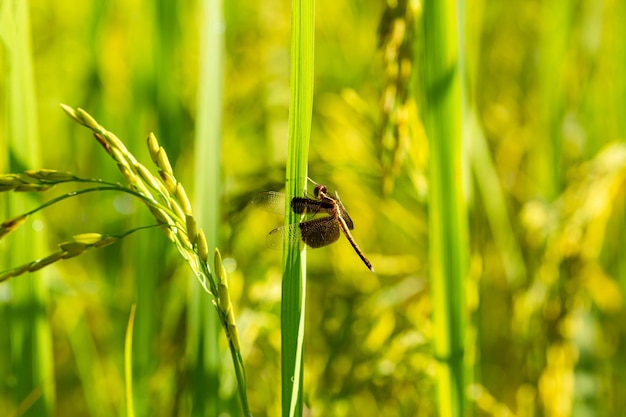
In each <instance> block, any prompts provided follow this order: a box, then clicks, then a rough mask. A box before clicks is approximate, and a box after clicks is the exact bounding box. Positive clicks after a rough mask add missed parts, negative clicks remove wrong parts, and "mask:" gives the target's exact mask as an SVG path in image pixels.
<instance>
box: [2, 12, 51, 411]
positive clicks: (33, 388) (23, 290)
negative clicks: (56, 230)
mask: <svg viewBox="0 0 626 417" xmlns="http://www.w3.org/2000/svg"><path fill="white" fill-rule="evenodd" d="M0 7H1V10H0V16H1V17H0V19H1V24H0V41H1V42H2V43H3V44H4V48H3V49H4V51H5V55H6V62H7V64H6V67H5V68H7V69H8V74H7V75H8V77H7V79H8V81H7V83H6V85H7V92H8V94H7V111H8V115H7V120H8V123H7V127H8V129H7V131H5V134H6V137H7V138H8V144H9V147H10V152H9V154H10V155H11V160H10V161H9V164H8V168H9V170H21V168H23V167H24V166H40V165H41V163H40V161H41V159H40V152H39V146H38V138H39V132H38V128H37V126H38V124H37V114H36V108H37V105H36V99H35V86H34V81H33V65H32V58H31V45H30V39H29V36H30V22H29V17H28V2H2V4H1V6H0ZM16 168H17V169H16ZM7 200H8V211H9V212H10V213H21V212H24V211H26V209H27V207H28V206H29V205H31V204H30V203H31V202H32V199H31V198H29V196H23V195H22V196H17V195H12V196H10V197H9V198H7ZM22 232H23V233H20V234H18V235H17V236H15V237H14V240H13V241H12V248H10V253H6V254H5V256H6V258H7V260H10V262H11V263H14V262H16V261H17V262H21V261H25V259H26V258H27V257H30V256H32V254H33V253H37V254H40V253H42V252H43V249H44V247H45V236H44V233H42V232H35V231H34V230H33V229H31V228H29V229H25V230H23V231H22ZM9 285H11V287H12V294H13V298H12V300H11V305H10V312H11V317H10V319H9V320H8V328H7V334H8V336H9V338H10V340H11V352H10V356H11V364H12V366H13V368H12V369H13V371H12V373H13V378H15V380H16V385H15V391H14V393H15V403H16V404H20V403H22V401H23V400H24V399H26V398H29V397H32V394H33V393H35V392H38V393H39V394H38V398H37V399H36V400H35V401H34V402H33V403H32V404H31V406H30V408H29V409H28V410H27V412H28V413H29V414H30V415H37V416H47V415H52V414H54V408H55V400H54V398H55V395H54V376H53V374H54V372H53V369H54V363H53V360H52V336H51V333H50V327H49V324H48V320H47V314H46V306H47V292H46V289H45V287H44V285H43V283H42V282H41V275H39V274H37V276H35V277H32V278H31V279H27V280H17V281H14V282H11V283H10V284H9ZM3 321H4V320H3Z"/></svg>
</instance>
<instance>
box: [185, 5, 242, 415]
mask: <svg viewBox="0 0 626 417" xmlns="http://www.w3.org/2000/svg"><path fill="white" fill-rule="evenodd" d="M200 7H201V10H202V22H203V24H201V25H200V27H201V33H200V48H201V50H200V60H201V61H200V71H199V80H198V110H197V115H196V121H197V128H196V137H195V142H196V145H195V146H196V151H195V161H194V164H195V175H194V176H195V181H196V186H195V190H194V194H195V199H194V201H195V207H194V212H195V213H196V220H197V222H198V223H199V225H201V227H202V228H203V229H204V230H205V231H206V239H207V246H208V248H209V250H211V251H212V250H213V249H214V248H216V247H217V231H218V228H219V203H220V201H221V198H220V182H221V181H220V170H221V161H220V155H221V127H222V83H223V61H224V59H223V49H224V47H223V45H224V32H223V28H224V22H223V6H222V0H204V1H203V2H201V4H200ZM215 295H216V296H217V294H215ZM189 297H190V299H189V316H188V329H189V341H188V354H189V362H190V366H191V370H192V380H193V383H192V390H193V391H192V392H191V397H192V404H193V406H192V415H194V416H216V415H218V414H220V413H221V412H224V411H226V410H223V409H222V408H223V406H224V403H222V402H220V401H219V373H220V357H221V355H220V353H219V347H218V340H219V339H218V338H219V337H220V336H221V335H220V333H221V331H220V324H219V319H218V316H217V314H215V309H214V308H213V305H212V303H211V300H210V297H209V296H208V294H206V293H205V292H204V291H201V289H200V288H199V287H198V283H197V282H196V279H195V278H193V277H192V279H191V280H190V294H189ZM235 366H237V364H235ZM240 388H242V387H240ZM242 389H244V390H245V387H243V388H242ZM242 401H244V409H246V408H247V404H245V398H244V399H242Z"/></svg>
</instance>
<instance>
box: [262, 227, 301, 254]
mask: <svg viewBox="0 0 626 417" xmlns="http://www.w3.org/2000/svg"><path fill="white" fill-rule="evenodd" d="M285 241H287V243H288V244H289V245H291V246H299V245H301V244H302V238H301V235H300V224H298V223H294V224H290V225H287V226H281V227H277V228H276V229H274V230H272V231H271V232H269V234H268V235H267V237H266V238H265V245H266V246H267V247H268V248H272V249H282V247H283V242H285Z"/></svg>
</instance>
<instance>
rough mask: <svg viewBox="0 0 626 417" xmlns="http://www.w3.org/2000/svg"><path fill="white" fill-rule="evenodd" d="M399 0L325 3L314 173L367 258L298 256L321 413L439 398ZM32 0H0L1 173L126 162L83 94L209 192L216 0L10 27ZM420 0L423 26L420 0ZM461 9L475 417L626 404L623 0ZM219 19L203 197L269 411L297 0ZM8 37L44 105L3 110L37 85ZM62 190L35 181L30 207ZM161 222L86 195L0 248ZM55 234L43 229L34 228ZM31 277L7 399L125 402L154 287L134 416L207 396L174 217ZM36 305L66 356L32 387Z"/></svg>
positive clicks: (86, 411)
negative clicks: (19, 74) (131, 323)
mask: <svg viewBox="0 0 626 417" xmlns="http://www.w3.org/2000/svg"><path fill="white" fill-rule="evenodd" d="M405 3H406V2H402V1H400V2H399V6H398V5H396V3H394V2H392V1H389V2H388V3H385V2H383V1H381V2H371V1H362V0H361V1H357V0H347V1H344V2H339V1H329V0H318V1H317V2H316V38H315V45H316V48H315V96H314V104H313V126H312V134H311V150H310V165H309V175H310V176H311V177H312V178H313V179H314V180H315V181H317V182H319V183H322V184H327V185H328V186H329V187H330V188H331V189H337V190H338V191H339V193H340V195H341V198H342V201H343V203H344V205H345V206H346V208H347V209H348V211H349V212H350V215H351V217H352V219H353V220H354V223H355V225H356V227H355V230H354V237H355V239H356V240H357V242H358V243H359V245H360V246H361V248H362V249H363V250H364V252H365V253H366V255H367V256H368V257H369V258H370V260H371V261H372V263H373V265H374V267H375V268H376V272H377V273H376V274H372V273H370V272H369V271H368V270H367V269H366V268H365V266H364V265H363V264H362V263H361V261H360V260H359V258H358V257H357V256H356V254H354V252H353V251H352V248H351V247H350V245H349V244H348V242H347V241H345V239H342V240H341V241H339V242H338V243H336V244H334V245H332V246H330V247H327V248H323V249H318V250H314V251H310V252H309V254H308V264H309V267H308V270H309V279H308V288H309V292H308V297H309V298H308V301H307V334H306V340H305V355H306V356H305V381H304V391H305V404H306V406H307V407H308V408H309V409H310V410H311V412H312V414H311V415H318V416H352V415H359V416H363V417H365V416H398V415H402V416H433V415H436V411H435V410H436V407H435V404H434V398H435V397H434V394H433V390H434V386H433V369H434V362H435V358H433V355H432V354H431V348H430V341H431V338H432V334H433V329H432V326H431V322H430V320H429V317H430V311H431V304H430V294H429V271H428V233H427V230H428V228H427V221H428V220H427V205H426V202H427V195H428V181H427V179H428V173H427V163H428V145H427V141H426V138H425V135H424V133H423V127H422V124H421V121H420V109H419V108H418V105H417V104H416V103H418V102H419V100H416V99H415V98H414V97H416V96H417V95H419V93H420V77H419V74H420V56H421V55H420V52H419V45H420V39H419V36H418V33H419V31H416V30H415V29H414V24H415V22H413V21H412V20H411V19H408V20H407V19H406V14H403V13H402V12H398V10H399V9H401V8H402V6H403V5H405ZM19 4H20V2H19V1H9V0H0V32H1V33H2V46H1V48H0V73H1V74H2V75H3V77H1V78H0V91H2V98H1V99H0V132H1V133H0V146H2V149H7V151H6V152H3V153H5V155H4V156H3V157H2V158H1V159H0V172H10V171H23V170H24V169H27V168H54V169H59V170H67V171H71V172H73V173H76V174H77V175H80V176H83V177H96V178H105V179H109V180H112V181H121V177H120V175H119V174H118V172H117V169H116V167H115V166H114V164H112V163H111V161H110V159H109V157H108V156H107V155H106V154H105V152H103V151H102V149H101V147H100V146H99V144H98V143H97V142H96V141H94V140H93V138H92V137H91V135H90V133H89V132H88V131H87V130H85V129H83V128H81V127H79V126H77V125H76V124H75V123H73V122H72V121H71V120H70V119H69V118H67V117H66V115H65V114H64V113H63V112H62V111H61V109H60V107H59V103H67V104H69V105H71V106H76V107H81V108H84V109H85V110H87V111H88V112H89V113H91V114H92V115H93V116H94V117H95V118H96V119H97V120H98V121H99V122H100V123H101V124H102V125H104V126H105V127H106V128H107V129H109V130H110V131H112V132H114V133H115V134H116V135H117V136H118V137H120V138H121V139H122V140H123V141H124V142H125V143H126V144H127V146H128V148H129V150H131V152H133V153H134V154H135V155H137V157H138V158H139V159H140V160H141V161H143V163H144V164H145V165H149V156H148V153H147V151H146V149H145V137H146V136H147V134H148V133H149V132H151V131H153V132H154V133H155V134H156V136H157V137H158V138H159V141H160V143H161V145H162V146H163V147H164V148H165V149H166V150H167V152H168V155H169V157H170V160H171V161H172V164H173V165H174V171H175V172H176V174H177V177H178V179H179V180H180V181H181V182H182V183H183V184H185V186H186V188H187V192H188V193H189V194H190V197H191V198H192V200H193V199H194V192H193V189H194V184H195V183H196V182H197V181H198V180H199V179H198V178H194V176H195V175H196V174H195V171H194V159H195V156H194V150H195V148H196V145H195V142H194V134H195V129H196V127H197V124H198V122H199V120H198V119H199V118H200V117H202V115H199V114H198V111H197V110H198V109H197V106H198V93H197V91H198V85H199V80H200V79H201V78H202V77H208V76H209V75H207V74H202V73H201V72H200V69H199V68H200V67H199V65H200V58H199V49H200V33H201V29H202V28H203V25H204V24H205V22H204V21H203V19H202V15H203V14H202V12H201V10H202V8H203V7H206V5H205V3H202V2H196V1H191V2H165V1H163V2H151V1H144V0H125V1H119V0H115V1H104V0H94V1H88V2H77V3H76V2H50V1H43V0H31V1H30V2H28V8H27V9H26V8H25V9H24V10H25V12H26V13H27V16H28V18H27V20H19V19H18V20H15V22H17V23H15V22H14V21H13V20H12V19H13V17H12V14H13V13H14V11H15V10H19V9H20V8H21V7H22V6H20V5H19ZM411 5H412V6H414V7H415V8H414V9H413V10H414V12H415V13H417V17H416V20H417V21H419V10H420V7H421V6H420V5H419V4H418V3H417V2H413V3H411ZM461 13H462V20H463V21H464V23H465V27H464V28H462V33H463V35H462V36H461V38H462V39H461V44H462V46H463V55H464V56H465V59H466V61H465V68H466V72H465V79H464V82H465V86H464V88H465V89H464V91H465V99H466V102H465V103H464V105H465V106H466V109H467V114H468V117H467V122H466V125H465V133H466V136H465V140H466V162H467V170H466V172H464V173H462V176H463V177H462V182H463V183H464V184H465V186H466V187H467V190H468V192H467V197H468V201H469V206H470V212H469V225H470V242H469V245H470V254H471V255H470V273H469V276H468V277H467V281H466V282H467V294H466V299H467V310H468V319H469V323H470V328H469V329H468V331H467V338H468V342H467V348H466V353H467V357H468V366H469V369H472V373H471V377H470V378H468V379H469V381H468V382H469V383H471V384H470V385H469V386H468V389H467V392H468V397H469V398H470V399H471V407H470V412H471V413H474V414H475V415H494V416H508V415H516V416H554V417H560V416H619V415H622V416H623V415H626V396H624V393H625V392H626V361H624V358H626V344H625V343H624V341H623V340H622V338H623V337H624V336H625V330H626V320H625V319H626V314H625V309H624V304H623V303H624V300H623V296H624V290H625V287H626V253H625V251H624V243H625V240H626V239H625V236H626V235H625V231H626V228H625V219H626V218H625V210H624V208H625V207H624V202H625V192H626V187H625V184H626V144H625V143H624V138H625V134H626V117H625V113H624V111H625V110H624V109H626V42H624V39H625V38H626V28H625V27H624V22H626V3H625V2H623V1H618V0H600V1H596V0H580V1H571V2H561V1H557V0H548V1H540V0H530V1H528V0H513V1H502V0H500V1H497V0H491V1H490V0H484V1H476V2H467V4H465V5H464V8H463V9H462V10H461ZM27 21H29V23H30V27H24V22H27ZM403 22H404V23H403ZM13 25H16V27H15V28H14V27H13ZM14 29H15V30H17V31H19V30H27V34H28V37H29V38H30V42H31V49H30V51H29V50H27V49H24V48H23V47H22V46H21V45H20V44H18V43H16V42H15V41H14V39H13V38H12V37H11V36H10V34H11V33H12V31H13V30H14ZM222 29H223V35H224V42H225V45H224V48H225V49H224V51H225V52H224V59H225V61H224V66H223V77H224V80H223V99H222V103H223V105H222V107H221V111H222V135H221V140H222V150H221V153H220V155H219V158H220V160H221V164H222V166H221V185H220V186H221V194H220V198H219V200H216V201H211V204H213V205H214V207H219V210H220V212H221V217H220V224H219V230H217V233H218V246H219V248H220V250H221V251H222V254H223V256H224V257H225V259H226V260H227V263H228V265H229V269H230V271H229V278H230V286H231V291H232V297H233V303H234V306H235V311H236V316H237V320H238V327H239V330H240V334H241V339H242V350H243V354H244V359H245V364H246V372H247V376H248V395H249V398H250V405H251V409H252V412H253V413H254V415H255V416H276V415H279V414H280V380H279V378H280V353H279V352H280V333H279V332H280V315H279V313H280V306H279V302H280V294H281V292H280V284H281V282H280V280H281V261H280V255H281V252H280V251H272V250H268V249H267V248H266V247H265V246H264V240H265V235H266V233H267V232H268V231H269V230H271V229H272V228H273V227H276V226H279V225H280V224H281V221H282V219H281V218H280V216H275V215H272V214H269V213H265V212H258V211H255V210H253V209H251V208H250V207H249V206H248V205H247V203H248V202H249V200H250V198H251V197H252V196H253V195H254V194H255V193H257V192H259V191H263V190H270V189H274V190H280V188H281V184H282V181H283V178H284V167H285V158H286V152H287V142H286V138H287V121H288V102H289V39H290V4H289V2H286V1H283V2H243V1H230V2H226V3H225V4H224V26H223V28H222ZM16 54H22V55H24V54H26V55H27V57H26V58H27V59H30V60H31V61H32V69H33V73H32V77H31V78H30V81H29V82H28V83H27V85H26V87H25V88H27V89H30V90H32V94H33V95H32V97H33V98H34V101H33V102H32V103H30V105H28V106H27V107H28V108H29V110H30V111H31V112H32V116H31V117H33V118H32V119H27V118H24V119H21V120H20V119H16V118H15V117H14V116H9V115H10V114H11V113H12V112H11V109H12V107H11V106H15V103H16V100H17V99H16V97H21V96H20V95H19V94H20V93H19V91H18V92H17V93H16V92H15V90H13V88H14V87H13V85H12V81H11V76H12V72H11V71H14V70H15V67H14V65H13V64H12V62H13V61H12V60H11V59H9V58H10V57H11V56H15V55H16ZM402 63H404V64H402ZM403 65H404V66H403ZM407 65H408V66H407ZM398 68H400V70H398ZM403 71H404V72H403ZM407 71H408V72H407ZM398 73H401V74H403V76H398ZM25 75H26V76H28V75H29V74H25ZM28 94H30V93H23V96H24V97H27V96H28ZM18 101H19V100H18ZM424 105H428V103H424ZM207 117H209V116H208V115H207ZM16 123H19V124H28V126H30V127H31V128H32V129H35V131H36V130H37V129H38V134H37V133H36V132H35V133H34V135H35V136H36V137H37V143H38V147H39V152H40V155H39V156H37V158H39V159H34V161H35V162H30V163H31V164H32V163H34V164H39V166H32V165H28V166H20V164H19V163H16V161H17V162H19V161H20V158H18V157H17V156H16V155H17V154H19V150H20V145H19V143H20V142H19V140H20V139H19V138H15V137H9V136H10V135H16V133H15V132H19V131H20V130H19V129H16V128H17V127H18V126H16ZM33 123H34V125H33ZM34 126H38V128H36V127H34ZM12 132H13V133H12ZM16 141H17V142H16ZM10 142H13V145H9V143H10ZM15 143H17V145H16V144H15ZM16 149H17V150H16ZM24 149H26V148H25V147H24ZM28 149H30V148H28ZM207 159H208V156H207ZM31 161H33V160H31ZM70 190H71V188H63V187H58V188H57V189H55V190H52V191H50V192H49V193H46V194H43V195H37V196H35V198H34V199H27V200H26V201H25V202H24V204H25V205H24V207H25V208H23V209H22V210H28V209H29V208H32V207H34V206H36V205H37V201H45V200H47V199H49V198H52V196H54V195H59V194H61V193H63V192H67V191H70ZM0 198H2V202H3V204H2V210H3V215H4V217H3V220H4V219H5V218H9V217H12V216H14V215H17V214H19V211H18V212H16V211H15V207H16V206H13V205H10V204H8V203H6V204H5V201H8V196H7V195H6V194H3V195H2V196H1V197H0ZM151 223H153V220H151V218H150V215H149V213H147V212H146V210H145V207H144V206H143V205H141V204H139V203H138V202H136V201H134V200H132V199H130V198H128V197H126V196H124V195H116V194H104V193H100V194H89V195H84V196H81V197H80V198H76V199H72V200H69V201H65V202H63V203H62V204H59V205H57V206H54V207H51V208H50V209H48V210H45V212H44V213H39V214H37V215H36V216H35V218H34V219H31V220H30V221H29V223H27V227H26V229H30V226H32V230H26V231H24V232H22V230H19V231H16V232H15V234H14V235H11V236H8V237H6V238H4V239H3V240H2V241H0V251H1V253H2V257H1V260H0V270H5V269H8V268H9V267H12V266H16V265H19V264H20V263H23V262H27V261H28V260H29V259H35V258H39V257H42V256H45V254H47V253H49V252H51V251H52V250H54V248H55V245H56V244H57V243H59V242H61V241H66V240H68V239H69V238H70V237H71V236H72V235H75V234H78V233H82V232H101V233H121V232H123V231H125V230H127V229H129V228H132V227H137V226H140V225H143V224H151ZM23 228H24V227H23ZM40 230H44V231H45V233H46V242H48V243H47V244H44V245H34V244H32V241H31V240H30V239H29V238H27V236H28V235H20V234H21V233H24V234H26V233H31V234H32V233H33V231H34V232H35V233H37V232H38V231H40ZM25 236H26V237H25ZM17 280H20V281H23V282H33V281H34V280H41V282H42V288H43V289H44V291H43V293H42V294H43V295H42V297H41V299H42V300H44V308H45V309H44V310H37V313H33V311H34V310H32V309H28V308H25V309H24V310H20V309H19V308H16V306H17V305H18V304H17V300H18V298H17V296H18V294H19V290H18V289H16V288H14V283H13V282H12V283H2V284H0V323H2V326H0V329H2V330H1V331H0V415H12V416H19V415H46V414H45V411H43V410H45V409H46V406H42V405H41V404H39V405H37V404H38V402H42V401H43V400H42V398H48V400H47V402H46V403H47V406H48V407H52V409H54V410H55V411H54V412H53V413H52V414H51V415H59V416H112V415H122V414H124V404H125V399H124V382H123V381H124V379H123V376H124V374H123V365H124V361H123V346H124V337H125V329H126V325H127V320H128V315H129V312H130V308H131V305H132V304H135V303H138V300H140V301H139V303H138V304H139V308H138V310H137V319H136V320H137V322H136V324H135V326H136V327H135V342H134V343H135V346H134V348H135V351H134V358H133V361H134V364H133V365H134V367H135V371H134V389H135V393H136V400H135V401H136V402H137V407H138V415H150V416H173V415H180V416H186V415H190V414H191V410H192V406H191V404H192V402H193V401H196V400H197V399H194V398H195V397H194V394H192V393H193V392H194V387H193V386H192V385H193V383H192V381H193V379H192V374H193V371H194V370H193V369H190V366H189V353H188V351H187V347H186V341H187V340H188V339H189V338H190V337H191V335H190V334H189V330H188V327H187V324H186V323H187V315H188V305H189V297H190V293H191V292H196V291H200V287H199V286H198V285H197V282H196V281H195V278H193V277H192V274H191V272H190V270H189V268H188V267H187V265H185V264H184V262H183V261H182V260H181V259H180V257H179V256H178V253H177V252H176V250H175V248H174V247H173V246H172V245H171V244H169V242H168V241H167V240H166V239H165V237H164V235H163V234H162V233H161V232H160V231H158V230H147V231H144V232H142V233H140V234H135V235H132V236H131V237H129V238H127V239H125V240H124V241H123V242H121V243H120V244H118V245H115V246H111V247H107V248H104V249H101V250H99V251H92V252H90V253H87V254H85V255H83V256H82V257H80V258H77V259H72V260H67V261H64V262H61V263H57V264H54V265H52V266H51V267H49V268H48V269H47V270H46V271H44V272H42V273H38V274H36V275H35V274H33V275H30V276H22V277H18V278H15V281H17ZM206 300H208V298H206ZM33 314H40V315H41V316H40V317H39V316H38V317H39V319H40V320H41V319H42V318H43V319H44V320H43V321H44V322H45V325H44V329H43V330H42V332H43V333H41V334H43V335H44V336H43V338H42V339H37V341H36V342H34V343H35V344H36V346H35V348H36V349H35V350H42V351H44V352H43V353H42V355H40V356H39V357H40V358H46V360H47V361H48V362H47V363H44V365H41V366H44V367H45V366H48V367H49V368H50V369H51V372H50V373H49V374H48V376H47V377H46V378H45V384H44V385H43V386H42V388H39V389H36V390H31V391H30V392H27V394H28V395H16V394H15V393H16V392H19V390H18V389H17V388H16V387H18V386H20V385H21V382H22V381H23V380H24V379H27V378H28V377H27V376H26V375H25V374H26V371H25V370H23V369H22V370H20V369H16V368H15V367H14V365H13V363H14V362H13V363H12V361H13V360H14V356H15V352H16V351H19V350H20V349H21V348H24V347H23V346H20V345H19V344H18V343H16V342H15V339H12V336H13V333H11V332H10V331H9V329H10V328H11V325H12V324H15V323H17V322H18V321H20V320H22V319H23V318H24V317H25V316H28V315H33ZM5 326H6V329H7V330H6V331H5V330H4V329H5ZM48 326H49V327H48ZM40 330H41V329H40ZM46 334H47V335H48V336H45V335H46ZM25 340H28V339H25ZM26 346H27V347H26V348H24V349H28V348H30V349H32V348H33V346H30V347H28V345H26ZM219 346H220V348H221V351H220V354H219V355H220V362H221V364H222V365H221V368H220V371H219V394H220V397H221V398H222V400H221V401H222V405H221V410H222V414H220V416H222V415H223V416H226V415H238V413H239V411H238V410H239V408H238V407H239V406H238V399H237V397H236V393H235V379H234V376H233V374H232V362H231V359H230V356H229V354H228V352H227V349H226V342H225V338H224V337H223V335H222V334H220V338H219ZM45 352H49V353H48V356H47V357H46V353H45ZM34 366H35V367H37V366H40V365H39V364H34ZM195 389H196V390H197V387H195ZM207 391H208V389H207ZM46 396H47V397H46ZM50 398H54V401H51V400H50ZM44 402H45V401H44ZM54 402H56V404H54V405H52V403H54ZM38 407H41V408H38ZM48 409H50V408H48ZM206 415H211V414H210V413H209V412H207V413H206Z"/></svg>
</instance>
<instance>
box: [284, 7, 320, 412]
mask: <svg viewBox="0 0 626 417" xmlns="http://www.w3.org/2000/svg"><path fill="white" fill-rule="evenodd" d="M291 7H292V11H291V70H290V71H291V80H290V84H291V86H290V90H291V94H290V103H289V139H288V140H289V145H288V155H287V182H286V190H287V192H288V193H290V194H291V195H302V193H303V191H304V189H305V187H306V178H307V160H308V152H309V139H310V135H311V117H312V109H313V45H314V29H315V27H314V21H315V16H314V1H313V0H305V1H299V0H293V1H292V4H291ZM286 204H287V207H286V208H285V210H286V211H285V212H286V213H289V214H288V215H287V216H285V222H286V224H290V223H295V222H297V221H298V220H299V218H298V216H297V215H296V214H295V213H292V212H291V210H290V207H289V206H288V205H289V202H288V201H287V202H286ZM305 301H306V252H305V251H304V250H303V251H302V252H301V251H300V250H299V249H298V248H294V247H293V246H290V245H287V244H285V247H284V254H283V286H282V304H281V345H282V351H281V365H282V410H283V411H282V413H283V416H301V415H302V378H303V369H302V362H303V340H304V317H305V305H306V303H305Z"/></svg>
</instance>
